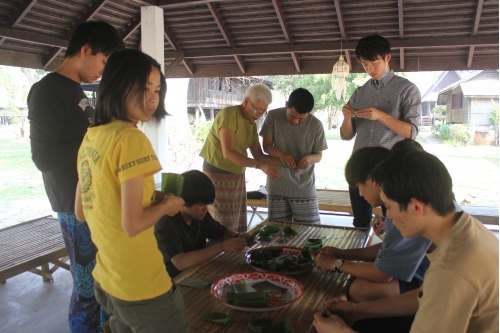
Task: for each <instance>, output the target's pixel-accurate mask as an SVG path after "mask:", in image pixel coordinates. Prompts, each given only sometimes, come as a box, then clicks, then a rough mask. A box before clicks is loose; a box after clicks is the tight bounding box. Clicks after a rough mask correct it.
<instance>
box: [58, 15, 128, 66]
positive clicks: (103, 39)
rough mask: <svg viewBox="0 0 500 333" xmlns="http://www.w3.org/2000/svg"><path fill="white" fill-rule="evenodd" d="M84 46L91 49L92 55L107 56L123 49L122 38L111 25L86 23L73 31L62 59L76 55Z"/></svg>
mask: <svg viewBox="0 0 500 333" xmlns="http://www.w3.org/2000/svg"><path fill="white" fill-rule="evenodd" d="M86 44H88V45H89V46H90V48H91V49H92V55H96V54H97V53H103V54H104V55H105V56H109V55H110V54H112V53H113V52H116V51H121V50H123V49H124V48H125V44H124V43H123V39H122V37H121V36H120V34H119V33H118V31H117V30H116V29H115V28H114V27H113V26H112V25H110V24H109V23H106V22H104V21H87V22H83V23H80V24H79V25H78V26H77V27H76V28H75V30H74V31H73V34H72V35H71V39H70V40H69V44H68V48H67V49H66V53H65V54H64V58H68V57H72V56H74V55H77V54H78V53H79V52H80V50H81V48H82V47H83V46H84V45H86Z"/></svg>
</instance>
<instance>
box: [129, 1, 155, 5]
mask: <svg viewBox="0 0 500 333" xmlns="http://www.w3.org/2000/svg"><path fill="white" fill-rule="evenodd" d="M132 2H135V3H138V4H139V5H141V6H156V2H157V1H156V0H132Z"/></svg>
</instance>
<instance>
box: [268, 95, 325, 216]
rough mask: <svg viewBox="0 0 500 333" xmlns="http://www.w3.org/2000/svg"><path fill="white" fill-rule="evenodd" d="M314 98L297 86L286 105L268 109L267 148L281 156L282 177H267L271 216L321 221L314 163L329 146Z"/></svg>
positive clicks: (273, 154)
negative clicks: (314, 109)
mask: <svg viewBox="0 0 500 333" xmlns="http://www.w3.org/2000/svg"><path fill="white" fill-rule="evenodd" d="M313 107H314V97H313V96H312V94H311V93H310V92H309V91H307V90H306V89H304V88H298V89H295V90H294V91H293V92H292V93H291V94H290V96H289V98H288V102H287V103H286V106H285V107H284V108H280V109H275V110H272V111H269V115H268V116H267V117H266V121H265V122H264V125H263V126H262V130H261V131H260V135H261V136H262V137H263V147H264V151H265V152H266V153H268V154H269V155H271V156H274V157H279V158H280V159H281V162H282V163H281V166H279V167H278V168H279V169H280V171H281V177H280V178H278V179H270V178H269V177H268V178H267V192H268V193H269V195H268V208H269V218H270V219H280V220H288V221H292V220H293V221H300V222H309V223H318V222H320V217H319V209H318V198H317V196H316V185H315V178H314V164H315V163H318V162H319V161H321V157H322V151H323V150H325V149H327V148H328V146H327V144H326V139H325V131H324V129H323V124H322V123H321V121H320V120H319V119H318V118H316V117H315V116H313V115H312V114H311V111H312V109H313Z"/></svg>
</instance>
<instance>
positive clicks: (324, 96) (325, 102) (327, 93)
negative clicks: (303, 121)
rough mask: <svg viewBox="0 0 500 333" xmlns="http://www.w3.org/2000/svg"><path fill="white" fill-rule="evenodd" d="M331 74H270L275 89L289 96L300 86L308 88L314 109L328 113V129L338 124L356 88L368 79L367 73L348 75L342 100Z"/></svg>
mask: <svg viewBox="0 0 500 333" xmlns="http://www.w3.org/2000/svg"><path fill="white" fill-rule="evenodd" d="M331 78H332V76H331V74H308V75H284V76H270V77H269V80H271V81H272V82H273V86H274V89H275V90H277V91H279V92H280V93H281V94H283V95H285V96H288V95H290V93H291V92H292V91H293V90H294V89H296V88H299V87H302V88H306V89H307V90H309V91H310V92H311V94H312V95H313V96H314V110H319V111H324V112H326V114H327V119H328V129H329V130H330V129H332V128H333V126H334V125H337V124H338V115H339V113H340V112H341V111H342V106H344V105H345V104H346V103H347V102H348V101H349V97H350V96H351V95H352V94H353V93H354V90H355V89H356V88H357V87H359V86H361V85H363V84H364V83H365V82H366V80H368V78H369V77H368V75H367V74H365V73H362V74H358V73H352V74H349V75H347V77H346V92H345V95H343V96H342V98H341V99H340V100H337V98H336V97H335V91H334V90H333V89H332V85H331Z"/></svg>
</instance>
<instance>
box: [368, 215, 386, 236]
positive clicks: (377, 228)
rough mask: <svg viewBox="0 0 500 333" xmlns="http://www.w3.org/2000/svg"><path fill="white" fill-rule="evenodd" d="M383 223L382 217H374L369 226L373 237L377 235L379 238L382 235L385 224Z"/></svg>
mask: <svg viewBox="0 0 500 333" xmlns="http://www.w3.org/2000/svg"><path fill="white" fill-rule="evenodd" d="M384 221H385V220H384V218H383V217H382V215H375V217H374V218H373V220H372V221H371V222H370V225H371V226H372V228H373V232H374V233H375V235H377V236H379V237H380V235H383V234H384V224H385V222H384Z"/></svg>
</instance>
